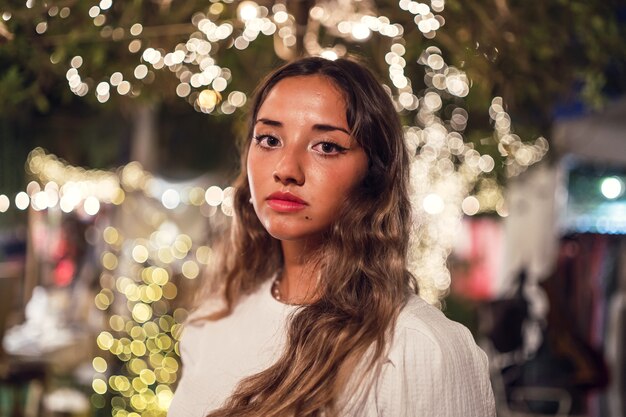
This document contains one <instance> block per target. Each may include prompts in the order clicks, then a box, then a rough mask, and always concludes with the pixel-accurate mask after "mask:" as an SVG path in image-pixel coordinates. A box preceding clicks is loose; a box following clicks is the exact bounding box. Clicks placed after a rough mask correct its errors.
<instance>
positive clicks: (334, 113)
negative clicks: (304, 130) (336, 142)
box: [257, 75, 347, 124]
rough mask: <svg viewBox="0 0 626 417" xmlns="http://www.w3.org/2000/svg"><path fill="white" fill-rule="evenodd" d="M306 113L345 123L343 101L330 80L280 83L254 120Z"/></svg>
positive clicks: (309, 77)
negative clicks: (271, 116)
mask: <svg viewBox="0 0 626 417" xmlns="http://www.w3.org/2000/svg"><path fill="white" fill-rule="evenodd" d="M294 113H295V114H297V113H308V114H311V115H316V116H318V117H322V118H325V119H330V120H333V121H335V122H337V121H341V122H342V124H346V123H347V122H346V101H345V98H344V94H343V92H342V91H341V90H340V89H339V88H338V87H337V86H336V85H335V84H334V83H333V81H332V80H331V79H329V78H327V77H325V76H321V75H307V76H296V77H289V78H284V79H282V80H280V81H279V82H278V83H277V84H276V85H274V87H272V89H271V90H270V91H269V93H268V94H267V96H266V97H265V100H264V101H263V103H262V104H261V106H260V108H259V111H258V114H257V118H262V117H268V116H270V115H274V116H282V117H288V116H289V115H293V114H294Z"/></svg>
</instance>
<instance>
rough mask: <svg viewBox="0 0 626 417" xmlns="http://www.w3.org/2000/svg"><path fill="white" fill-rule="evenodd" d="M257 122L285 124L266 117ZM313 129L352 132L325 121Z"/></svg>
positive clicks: (278, 125) (271, 124)
mask: <svg viewBox="0 0 626 417" xmlns="http://www.w3.org/2000/svg"><path fill="white" fill-rule="evenodd" d="M257 123H263V124H264V125H268V126H275V127H283V124H282V123H281V122H279V121H277V120H272V119H266V118H260V119H257V120H256V122H254V124H255V125H256V124H257ZM313 130H319V131H321V132H332V131H334V130H339V131H341V132H344V133H346V134H348V135H349V134H350V132H348V131H347V130H346V129H344V128H343V127H339V126H333V125H329V124H324V123H318V124H315V125H313Z"/></svg>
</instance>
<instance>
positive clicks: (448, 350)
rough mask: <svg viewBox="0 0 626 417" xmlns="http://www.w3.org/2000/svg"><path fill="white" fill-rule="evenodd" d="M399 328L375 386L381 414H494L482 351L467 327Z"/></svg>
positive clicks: (402, 416) (446, 416) (444, 416)
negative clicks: (435, 330) (442, 329)
mask: <svg viewBox="0 0 626 417" xmlns="http://www.w3.org/2000/svg"><path fill="white" fill-rule="evenodd" d="M446 327H449V328H448V329H446V332H445V333H446V334H436V333H433V332H424V331H422V330H420V329H414V328H404V329H401V330H399V333H398V334H397V335H396V337H395V338H394V339H395V340H394V343H393V346H392V349H391V350H390V353H389V361H387V362H386V363H385V365H384V366H383V369H382V372H381V374H380V379H379V381H378V383H377V389H376V403H377V410H378V415H379V416H383V417H409V416H435V417H460V416H463V417H495V415H496V413H495V404H494V398H493V391H492V389H491V382H490V380H489V369H488V362H487V356H486V354H485V353H484V352H483V351H482V350H481V349H480V348H479V347H478V346H476V344H475V342H474V339H473V337H472V336H471V334H470V333H469V331H468V330H467V329H466V328H465V327H463V326H461V325H459V324H457V323H451V325H450V326H446Z"/></svg>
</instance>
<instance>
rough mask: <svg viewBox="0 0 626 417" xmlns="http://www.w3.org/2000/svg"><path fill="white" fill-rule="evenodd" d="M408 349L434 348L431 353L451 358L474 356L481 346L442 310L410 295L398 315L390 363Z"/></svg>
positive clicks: (465, 329) (390, 350)
mask: <svg viewBox="0 0 626 417" xmlns="http://www.w3.org/2000/svg"><path fill="white" fill-rule="evenodd" d="M409 351H415V352H416V353H417V352H420V351H433V352H431V353H433V354H434V353H438V354H440V355H442V356H444V358H446V359H450V357H453V356H473V353H474V352H475V351H480V349H479V348H478V347H477V346H476V343H475V341H474V338H473V336H472V335H471V333H470V332H469V330H468V329H467V328H466V327H465V326H463V325H462V324H460V323H457V322H455V321H452V320H450V319H449V318H447V317H446V316H445V315H444V314H443V313H442V312H441V310H439V309H437V308H436V307H433V306H432V305H430V304H428V303H427V302H426V301H424V300H423V299H422V298H420V297H418V296H416V295H413V296H411V298H409V300H408V302H407V303H406V305H405V306H404V308H403V309H402V311H401V312H400V314H399V315H398V319H397V321H396V325H395V329H394V335H393V338H392V341H391V346H390V349H389V359H390V360H391V361H392V362H393V361H394V359H395V360H397V359H398V355H400V354H402V352H405V353H408V352H409ZM434 351H436V352H434ZM480 353H482V351H480Z"/></svg>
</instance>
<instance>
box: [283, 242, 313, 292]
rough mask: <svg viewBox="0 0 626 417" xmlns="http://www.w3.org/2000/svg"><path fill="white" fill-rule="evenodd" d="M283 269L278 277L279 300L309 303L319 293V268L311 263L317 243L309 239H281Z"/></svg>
mask: <svg viewBox="0 0 626 417" xmlns="http://www.w3.org/2000/svg"><path fill="white" fill-rule="evenodd" d="M281 246H282V250H283V261H284V264H283V270H282V274H281V276H280V277H279V280H280V281H279V283H278V286H279V292H280V297H281V301H283V302H285V303H289V304H310V303H312V302H314V301H315V300H316V299H317V298H318V297H319V294H318V292H317V281H318V274H319V270H318V269H317V268H316V267H314V266H313V265H312V264H311V263H310V260H311V257H312V256H313V253H314V252H315V250H316V249H317V248H318V245H316V244H313V243H311V242H309V241H282V242H281Z"/></svg>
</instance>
